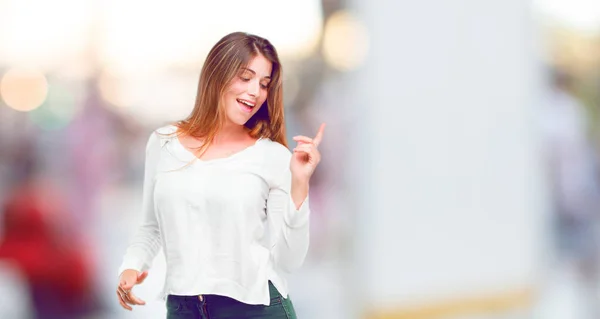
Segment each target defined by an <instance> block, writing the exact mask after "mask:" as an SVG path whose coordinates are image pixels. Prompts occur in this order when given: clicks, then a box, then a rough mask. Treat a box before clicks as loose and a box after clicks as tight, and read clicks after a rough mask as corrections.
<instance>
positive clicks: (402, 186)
mask: <svg viewBox="0 0 600 319" xmlns="http://www.w3.org/2000/svg"><path fill="white" fill-rule="evenodd" d="M350 3H351V8H352V9H353V11H354V12H356V13H357V14H358V16H359V17H360V18H361V19H362V20H363V21H364V22H365V25H366V27H367V29H368V30H369V34H370V43H371V49H370V52H369V56H368V58H367V61H366V63H365V64H364V65H363V67H362V68H361V69H360V70H358V71H357V72H355V73H353V74H352V75H351V76H352V78H353V82H352V86H353V89H352V90H349V92H350V93H349V94H351V95H352V98H353V101H354V103H353V105H352V106H353V107H354V109H353V111H354V112H358V114H360V116H359V118H360V120H359V121H357V123H356V127H355V132H356V136H354V138H355V140H356V139H357V140H358V143H351V144H352V146H353V147H352V149H353V150H354V151H355V153H354V155H355V156H354V158H355V159H356V162H355V163H353V164H354V166H353V167H354V172H353V173H352V174H357V175H358V176H360V178H359V179H358V182H357V189H356V192H357V194H358V195H359V197H358V201H359V202H358V205H357V207H358V208H357V212H356V214H357V223H356V225H357V228H356V237H355V240H356V265H357V268H356V273H355V274H356V276H355V277H354V278H352V279H353V280H354V281H356V284H357V286H356V288H357V289H355V290H356V292H355V293H356V295H355V297H357V301H359V302H358V303H357V305H358V307H359V308H362V309H358V310H370V309H371V310H372V309H379V310H386V309H394V308H404V307H412V306H415V305H427V304H430V303H436V302H443V301H446V300H454V299H460V298H463V297H472V296H477V295H480V294H494V293H498V292H503V291H514V290H518V289H522V288H527V287H533V286H534V285H535V284H536V281H537V280H538V278H537V274H539V271H540V270H542V269H543V258H544V252H546V251H547V234H546V229H545V226H546V222H547V221H546V219H547V217H546V215H547V209H546V208H547V207H546V206H547V205H546V195H545V194H546V192H545V190H544V182H543V174H542V167H541V163H542V159H541V152H540V147H539V139H538V137H537V128H536V121H537V118H536V114H535V106H536V101H537V98H538V95H539V92H540V90H539V89H540V87H539V83H540V81H539V78H540V77H539V75H540V74H541V73H540V72H539V71H540V70H541V69H540V67H539V65H538V64H537V59H536V56H537V53H536V49H537V48H536V47H535V45H534V42H535V41H534V40H536V39H535V38H534V36H533V35H534V29H533V21H532V17H531V16H530V3H529V1H523V0H502V1H478V0H461V1H431V0H425V1H407V0H401V1H358V0H355V1H351V2H350Z"/></svg>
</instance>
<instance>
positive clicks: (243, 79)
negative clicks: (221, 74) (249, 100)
mask: <svg viewBox="0 0 600 319" xmlns="http://www.w3.org/2000/svg"><path fill="white" fill-rule="evenodd" d="M240 79H242V81H244V82H248V81H250V78H246V77H243V76H240Z"/></svg>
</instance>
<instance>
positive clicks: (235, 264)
mask: <svg viewBox="0 0 600 319" xmlns="http://www.w3.org/2000/svg"><path fill="white" fill-rule="evenodd" d="M282 101H283V96H282V69H281V63H280V61H279V58H278V55H277V52H276V50H275V48H274V47H273V45H272V44H271V43H270V42H269V41H268V40H266V39H264V38H261V37H258V36H255V35H250V34H247V33H242V32H235V33H232V34H229V35H227V36H225V37H223V38H222V39H221V40H220V41H219V42H218V43H217V44H216V45H215V46H214V47H213V48H212V49H211V51H210V52H209V54H208V57H207V58H206V61H205V63H204V66H203V68H202V71H201V75H200V80H199V84H198V93H197V98H196V103H195V106H194V108H193V110H192V112H191V114H190V115H189V116H188V117H187V118H186V119H185V120H182V121H179V122H176V123H175V124H173V125H169V126H165V127H162V128H159V129H157V130H156V131H155V132H153V133H152V134H151V135H150V138H149V140H148V143H147V145H146V163H145V173H144V185H143V187H144V191H143V193H144V194H143V199H142V200H143V208H142V210H143V212H142V215H143V217H142V222H141V225H140V226H139V228H138V229H137V231H136V233H135V234H134V236H133V240H132V242H131V243H130V245H129V247H128V249H127V252H126V254H125V257H124V260H123V263H122V265H121V267H120V269H119V274H120V278H119V283H118V286H117V290H116V294H117V298H118V301H119V303H120V304H121V306H122V307H123V308H125V309H128V310H132V307H131V306H132V305H143V304H145V302H144V301H142V300H140V299H139V298H137V297H136V296H135V295H134V294H133V292H132V291H131V289H132V288H133V287H134V285H137V284H140V283H142V282H143V281H144V279H145V278H146V277H147V275H148V272H147V271H148V269H149V268H150V264H151V263H152V260H153V258H154V257H155V256H156V254H157V253H158V251H159V249H160V248H161V247H162V248H163V249H164V252H165V257H166V261H167V274H166V279H165V284H164V288H163V292H162V297H163V298H165V297H166V307H167V317H168V318H211V319H219V318H238V319H243V318H296V314H295V310H294V307H293V305H292V302H291V299H290V298H289V294H288V293H289V292H288V285H287V281H286V278H285V276H286V273H289V272H291V271H293V270H295V269H297V268H298V267H300V266H301V264H302V263H303V261H304V259H305V256H306V254H307V251H308V244H309V204H308V188H309V180H310V178H311V176H312V174H313V172H314V170H315V169H316V167H317V165H318V163H319V161H320V153H319V151H318V149H317V146H318V145H319V143H320V142H321V139H322V137H323V129H324V125H321V127H320V129H319V132H318V133H317V135H316V136H315V138H309V137H305V136H296V137H294V140H295V141H296V142H297V143H298V145H297V146H296V148H295V149H294V150H293V153H291V152H290V151H289V149H288V148H287V142H286V138H285V121H284V114H283V112H284V108H283V102H282Z"/></svg>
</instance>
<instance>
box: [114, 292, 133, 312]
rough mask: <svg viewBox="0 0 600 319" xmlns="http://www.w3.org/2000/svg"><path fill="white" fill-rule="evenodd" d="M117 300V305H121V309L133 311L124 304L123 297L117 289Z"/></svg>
mask: <svg viewBox="0 0 600 319" xmlns="http://www.w3.org/2000/svg"><path fill="white" fill-rule="evenodd" d="M117 299H119V304H120V305H121V307H123V309H125V310H129V311H131V310H133V308H131V307H130V306H129V305H128V304H127V303H125V300H124V299H123V295H122V293H121V292H120V291H119V290H118V289H117Z"/></svg>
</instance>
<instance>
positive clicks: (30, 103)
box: [0, 69, 48, 112]
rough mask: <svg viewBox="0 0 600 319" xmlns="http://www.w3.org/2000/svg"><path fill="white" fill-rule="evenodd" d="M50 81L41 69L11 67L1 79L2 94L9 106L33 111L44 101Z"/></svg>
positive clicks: (0, 89)
mask: <svg viewBox="0 0 600 319" xmlns="http://www.w3.org/2000/svg"><path fill="white" fill-rule="evenodd" d="M47 94H48V81H47V80H46V77H45V76H44V74H43V73H42V72H40V71H36V70H32V69H11V70H9V71H8V72H6V74H4V76H3V77H2V80H1V81H0V95H1V96H2V100H4V103H6V105H8V106H9V107H11V108H13V109H15V110H17V111H22V112H28V111H31V110H33V109H35V108H37V107H39V106H40V105H42V103H44V100H45V99H46V96H47Z"/></svg>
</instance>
